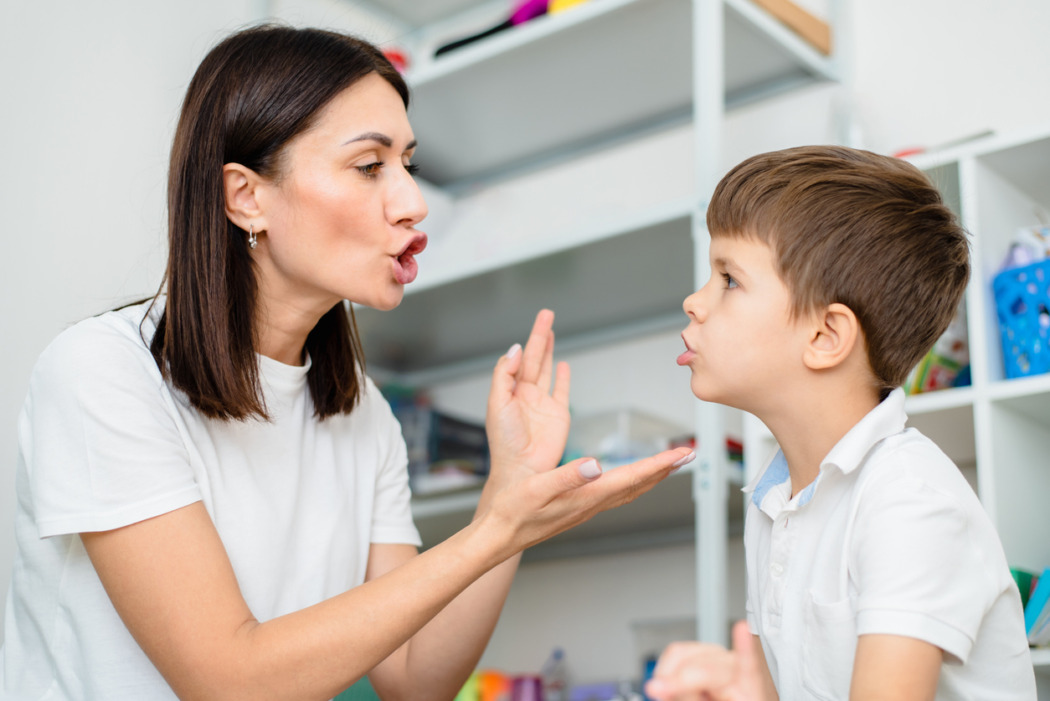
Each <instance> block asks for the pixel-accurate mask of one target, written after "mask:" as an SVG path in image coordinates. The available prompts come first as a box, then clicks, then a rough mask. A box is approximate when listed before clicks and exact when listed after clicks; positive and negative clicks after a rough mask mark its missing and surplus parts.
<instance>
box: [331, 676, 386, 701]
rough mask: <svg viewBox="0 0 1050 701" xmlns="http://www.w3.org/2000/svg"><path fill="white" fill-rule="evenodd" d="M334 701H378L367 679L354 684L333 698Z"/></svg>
mask: <svg viewBox="0 0 1050 701" xmlns="http://www.w3.org/2000/svg"><path fill="white" fill-rule="evenodd" d="M334 701H379V696H377V695H376V692H375V689H373V688H372V684H371V683H370V682H369V681H368V677H364V678H363V679H360V680H358V682H357V683H356V684H354V685H353V686H351V687H350V688H349V689H347V690H346V691H344V692H343V693H341V694H339V695H338V696H336V697H335V699H334Z"/></svg>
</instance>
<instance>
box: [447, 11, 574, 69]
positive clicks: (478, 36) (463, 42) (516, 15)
mask: <svg viewBox="0 0 1050 701" xmlns="http://www.w3.org/2000/svg"><path fill="white" fill-rule="evenodd" d="M584 2H587V0H519V2H517V3H516V4H515V5H514V10H513V11H512V12H511V15H510V17H508V18H507V19H506V20H504V21H503V22H500V23H499V24H497V25H495V26H493V27H489V28H488V29H485V30H482V31H480V32H477V33H475V34H471V35H469V36H465V37H463V38H461V39H456V40H455V41H450V42H449V43H447V44H443V45H442V46H439V47H438V49H437V50H436V51H435V52H434V57H435V58H436V57H438V56H441V55H442V54H446V53H448V52H449V51H454V50H455V49H459V48H462V47H464V46H467V45H468V44H473V43H474V42H476V41H480V40H482V39H486V38H488V37H490V36H492V35H494V34H499V33H500V32H503V31H506V30H508V29H511V28H512V27H517V26H518V25H520V24H525V23H526V22H528V21H530V20H534V19H536V18H537V17H539V16H541V15H546V14H551V15H556V14H558V13H560V12H564V11H565V10H568V9H569V8H571V7H575V6H576V5H582V4H583V3H584Z"/></svg>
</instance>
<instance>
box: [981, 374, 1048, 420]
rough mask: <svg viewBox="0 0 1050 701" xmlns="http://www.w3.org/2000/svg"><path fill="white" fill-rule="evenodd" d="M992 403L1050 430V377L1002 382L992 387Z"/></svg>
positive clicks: (1040, 376) (1041, 376) (1039, 376)
mask: <svg viewBox="0 0 1050 701" xmlns="http://www.w3.org/2000/svg"><path fill="white" fill-rule="evenodd" d="M989 396H990V397H991V399H992V400H993V402H994V403H995V404H996V405H998V406H1002V407H1005V408H1007V409H1010V410H1011V411H1014V412H1017V413H1018V414H1022V415H1025V416H1028V417H1030V418H1031V419H1032V420H1033V421H1035V422H1036V423H1038V424H1041V425H1043V426H1045V427H1046V428H1047V429H1050V375H1038V376H1036V377H1025V378H1018V379H1016V380H1003V381H1001V382H996V383H995V384H993V385H992V387H991V391H990V392H989Z"/></svg>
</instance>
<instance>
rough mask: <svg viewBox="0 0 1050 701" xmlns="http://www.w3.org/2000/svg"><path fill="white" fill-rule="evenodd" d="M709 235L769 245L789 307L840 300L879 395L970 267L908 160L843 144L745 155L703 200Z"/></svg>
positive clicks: (951, 301)
mask: <svg viewBox="0 0 1050 701" xmlns="http://www.w3.org/2000/svg"><path fill="white" fill-rule="evenodd" d="M707 226H708V229H709V230H710V232H711V236H712V237H718V236H730V237H738V236H739V237H754V238H757V239H758V240H761V241H763V242H764V243H766V244H767V245H768V246H769V247H770V248H771V249H772V251H773V258H774V265H775V266H776V268H777V272H778V274H779V275H780V277H781V279H782V280H783V281H784V284H785V285H786V286H787V288H788V290H789V292H790V294H791V297H792V301H793V309H792V314H793V315H795V316H798V315H801V314H805V313H807V312H812V311H816V310H818V309H822V308H824V307H826V306H827V305H829V304H833V303H836V302H838V303H841V304H845V305H846V306H848V307H849V308H850V309H851V310H853V313H854V314H856V315H857V319H858V321H859V322H860V326H861V329H862V330H863V332H864V338H865V342H866V344H867V353H868V362H869V364H870V365H871V369H872V371H873V373H874V375H875V377H876V381H877V382H878V383H879V384H880V385H881V394H882V396H883V397H884V396H885V395H886V394H888V393H889V391H890V390H892V389H893V388H896V387H899V386H901V385H902V384H903V383H904V380H905V379H906V378H907V375H908V372H909V371H910V370H911V369H912V368H913V367H914V366H915V364H916V363H918V362H919V360H920V359H922V357H923V355H925V353H926V352H927V351H928V350H929V349H930V348H931V347H932V346H933V344H934V343H935V342H936V341H937V339H938V338H939V337H940V336H941V334H942V333H944V331H945V329H947V328H948V325H949V324H950V323H951V320H952V318H953V317H954V315H955V313H956V310H957V309H958V306H959V302H960V300H961V299H962V295H963V292H964V291H965V289H966V283H967V281H968V279H969V275H970V263H969V243H968V240H967V236H966V232H965V231H964V230H963V229H962V227H961V226H960V225H959V223H958V221H957V219H956V217H955V214H954V213H953V212H952V211H951V210H950V209H949V208H948V207H947V206H946V205H945V204H944V202H943V200H942V199H941V195H940V193H939V192H938V191H937V188H936V187H934V186H933V184H932V183H931V182H930V180H929V179H928V178H927V177H926V175H925V174H923V172H922V171H920V170H919V169H918V168H916V167H915V166H913V165H911V164H910V163H907V162H905V161H902V160H900V159H896V158H890V157H888V156H880V155H878V154H875V153H871V152H868V151H861V150H857V149H851V148H846V147H841V146H804V147H799V148H792V149H786V150H783V151H774V152H771V153H764V154H760V155H757V156H753V157H751V158H749V159H747V160H745V161H744V162H742V163H740V164H739V165H738V166H736V167H735V168H733V169H732V170H731V171H729V173H728V174H726V176H725V177H724V178H723V179H722V181H721V182H720V183H719V184H718V187H716V188H715V192H714V195H713V196H712V198H711V203H710V205H709V206H708V209H707Z"/></svg>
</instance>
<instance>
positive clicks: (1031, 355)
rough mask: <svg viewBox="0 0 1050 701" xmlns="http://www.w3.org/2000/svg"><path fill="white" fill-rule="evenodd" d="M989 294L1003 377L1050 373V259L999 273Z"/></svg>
mask: <svg viewBox="0 0 1050 701" xmlns="http://www.w3.org/2000/svg"><path fill="white" fill-rule="evenodd" d="M992 290H993V292H994V294H995V308H996V313H997V315H998V317H999V334H1000V338H1001V340H1002V346H1003V369H1004V371H1005V373H1006V377H1007V378H1014V377H1026V376H1028V375H1038V374H1040V373H1044V372H1047V371H1050V348H1048V347H1047V343H1048V342H1050V259H1047V260H1041V261H1039V262H1037V263H1032V264H1030V265H1025V266H1022V267H1020V268H1012V269H1010V270H1006V271H1003V272H1001V273H999V274H998V275H996V276H995V279H994V280H993V281H992Z"/></svg>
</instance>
